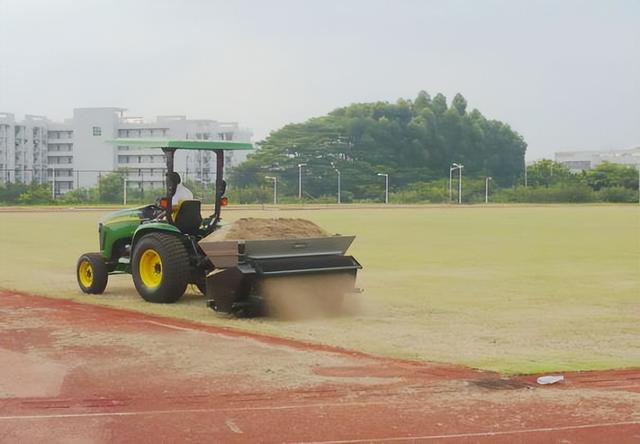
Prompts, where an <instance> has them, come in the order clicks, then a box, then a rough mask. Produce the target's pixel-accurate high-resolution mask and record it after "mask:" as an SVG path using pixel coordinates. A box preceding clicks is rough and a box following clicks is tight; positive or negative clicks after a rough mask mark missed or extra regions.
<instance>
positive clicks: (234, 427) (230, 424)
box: [224, 419, 242, 433]
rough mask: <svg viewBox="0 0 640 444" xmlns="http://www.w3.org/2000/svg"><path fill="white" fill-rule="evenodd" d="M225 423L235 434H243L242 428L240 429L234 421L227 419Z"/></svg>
mask: <svg viewBox="0 0 640 444" xmlns="http://www.w3.org/2000/svg"><path fill="white" fill-rule="evenodd" d="M224 423H225V424H226V425H227V427H229V430H231V431H232V432H233V433H242V430H240V427H238V425H237V424H236V423H235V422H233V419H227V420H226V421H225V422H224Z"/></svg>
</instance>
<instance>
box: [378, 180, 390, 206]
mask: <svg viewBox="0 0 640 444" xmlns="http://www.w3.org/2000/svg"><path fill="white" fill-rule="evenodd" d="M378 176H384V203H386V204H388V203H389V175H388V174H385V173H378Z"/></svg>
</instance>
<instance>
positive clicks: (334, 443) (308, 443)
mask: <svg viewBox="0 0 640 444" xmlns="http://www.w3.org/2000/svg"><path fill="white" fill-rule="evenodd" d="M624 425H640V422H638V421H629V422H605V423H601V424H581V425H574V426H560V427H539V428H533V429H517V430H504V431H499V432H471V433H454V434H449V435H423V436H417V435H416V436H400V437H394V438H367V439H345V440H337V441H303V443H304V444H351V443H361V442H399V441H416V440H428V439H451V438H475V437H477V438H480V437H491V436H501V435H516V434H520V433H541V432H558V431H563V430H583V429H594V428H599V427H617V426H624ZM300 444H302V443H300Z"/></svg>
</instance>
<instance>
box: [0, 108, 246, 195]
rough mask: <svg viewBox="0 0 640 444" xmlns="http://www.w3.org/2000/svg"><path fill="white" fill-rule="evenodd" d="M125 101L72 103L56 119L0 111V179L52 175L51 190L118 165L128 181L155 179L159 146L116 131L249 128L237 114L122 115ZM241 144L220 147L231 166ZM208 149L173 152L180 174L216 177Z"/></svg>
mask: <svg viewBox="0 0 640 444" xmlns="http://www.w3.org/2000/svg"><path fill="white" fill-rule="evenodd" d="M125 111H126V110H125V109H124V108H76V109H74V111H73V117H72V118H71V119H67V120H65V121H64V122H63V123H56V122H52V121H50V120H48V119H47V118H45V117H42V116H33V115H27V116H25V119H24V121H21V122H17V121H16V120H15V117H14V115H13V114H10V113H0V183H3V182H32V181H37V182H40V183H44V182H48V183H51V182H54V187H55V190H56V194H61V193H64V192H66V191H69V190H71V189H74V188H77V187H90V186H94V185H95V184H96V183H97V181H98V178H99V177H100V175H101V174H105V173H106V172H108V171H114V170H125V171H126V172H127V173H126V175H127V179H128V183H129V186H139V187H146V186H148V187H151V188H153V187H162V186H163V185H164V173H165V160H164V155H163V153H162V152H161V151H159V150H156V149H149V148H138V147H133V146H125V145H120V146H118V145H113V144H111V143H108V141H109V140H112V139H116V138H155V137H158V138H172V139H203V140H235V141H240V142H249V141H250V140H251V137H252V133H251V131H250V130H248V129H246V128H242V127H240V126H239V125H238V123H237V122H218V121H215V120H193V119H187V117H186V116H182V115H178V116H159V117H157V118H156V120H155V121H151V122H149V121H145V120H144V119H143V118H141V117H129V116H125V115H124V113H125ZM246 155H247V154H246V152H243V151H230V152H228V153H226V157H225V163H226V164H227V165H228V166H234V165H237V164H239V163H240V162H242V161H243V160H244V159H245V158H246ZM212 161H213V157H212V154H211V153H207V152H201V151H194V152H184V151H183V152H178V153H176V157H175V169H176V171H179V172H180V173H181V174H182V175H183V176H186V177H183V180H195V181H199V182H203V183H210V182H213V181H214V180H215V177H214V169H213V162H212Z"/></svg>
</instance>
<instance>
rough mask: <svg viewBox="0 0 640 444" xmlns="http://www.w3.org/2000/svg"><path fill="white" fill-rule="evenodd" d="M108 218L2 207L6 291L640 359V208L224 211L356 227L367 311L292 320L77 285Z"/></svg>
mask: <svg viewBox="0 0 640 444" xmlns="http://www.w3.org/2000/svg"><path fill="white" fill-rule="evenodd" d="M103 214H104V213H102V212H100V211H82V210H79V211H75V212H62V211H54V212H29V213H24V212H23V213H12V212H7V213H3V214H2V218H0V245H2V246H3V248H2V250H3V254H2V255H0V270H1V271H0V273H1V274H0V287H3V288H12V289H18V290H22V291H26V292H33V293H38V294H44V295H48V296H52V297H60V298H68V299H73V300H77V301H82V302H89V303H98V304H105V305H112V306H118V307H124V308H129V309H134V310H140V311H145V312H151V313H158V314H161V315H165V316H175V317H179V318H188V319H194V320H196V321H198V322H204V323H209V324H216V325H228V326H232V327H234V328H240V329H245V330H251V331H258V332H264V333H268V334H274V335H282V336H287V337H295V338H300V339H303V340H310V341H316V342H321V343H327V344H334V345H339V346H343V347H348V348H353V349H359V350H363V351H367V352H371V353H376V354H383V355H389V356H397V357H404V358H411V359H423V360H431V361H440V362H450V363H458V364H464V365H469V366H473V367H479V368H485V369H493V370H499V371H502V372H507V373H527V372H541V371H552V370H554V371H561V370H583V369H604V368H622V367H638V366H640V347H639V346H638V344H637V338H638V335H639V334H640V327H639V325H638V322H637V313H638V310H639V309H640V303H639V301H638V297H637V295H638V294H640V270H639V265H638V264H640V232H639V230H638V226H640V208H638V207H637V206H547V207H535V206H496V207H460V208H451V207H449V208H447V207H444V208H442V207H440V208H436V207H423V208H382V207H381V208H369V209H363V208H350V209H326V210H319V211H292V210H284V209H283V210H268V211H267V210H265V211H257V210H251V211H250V210H234V211H227V212H226V214H225V217H226V219H227V220H232V219H236V218H240V217H250V216H253V217H304V218H307V219H311V220H312V221H314V222H316V223H317V224H319V225H320V226H322V227H324V228H326V229H327V230H328V231H330V232H335V233H341V234H356V235H357V238H356V241H355V243H354V245H353V247H352V250H351V252H352V254H353V255H354V256H356V257H357V258H358V259H359V260H360V261H361V262H362V263H363V265H364V266H365V269H364V270H363V272H362V273H361V275H359V286H361V287H363V288H364V289H365V293H364V294H362V295H360V296H359V297H358V299H357V300H356V302H357V303H359V304H360V305H361V306H360V311H359V312H358V314H356V315H353V316H346V317H338V318H331V319H319V320H309V321H290V322H289V321H287V322H285V321H277V320H272V319H252V320H238V319H228V318H225V317H221V316H218V315H216V314H215V313H214V312H212V311H211V310H209V309H207V308H206V307H205V303H204V299H203V297H202V296H200V295H198V294H197V293H196V292H191V294H190V295H188V296H187V297H185V298H184V299H183V300H181V301H180V302H179V303H178V304H175V305H169V306H158V305H153V304H148V303H145V302H143V301H142V300H141V299H140V298H139V296H138V295H137V293H136V291H135V289H134V287H133V284H132V282H131V278H130V277H129V276H115V277H112V278H111V280H110V283H109V287H108V290H107V293H106V294H104V295H103V296H99V297H91V296H87V295H82V294H80V292H79V290H78V289H77V284H76V282H75V275H74V269H75V260H76V258H77V257H78V255H79V254H80V253H81V252H84V251H89V250H92V249H97V248H98V239H97V229H96V226H97V225H96V224H97V222H98V220H99V219H100V217H101V216H102V215H103Z"/></svg>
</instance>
